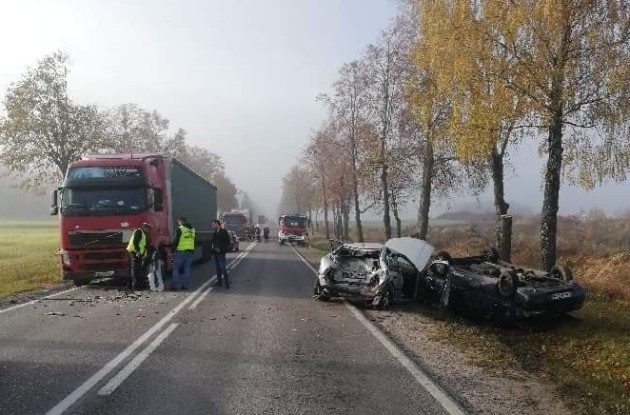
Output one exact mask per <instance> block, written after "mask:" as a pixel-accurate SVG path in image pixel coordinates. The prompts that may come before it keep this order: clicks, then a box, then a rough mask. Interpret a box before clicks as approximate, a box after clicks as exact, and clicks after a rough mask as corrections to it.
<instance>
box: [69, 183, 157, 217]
mask: <svg viewBox="0 0 630 415" xmlns="http://www.w3.org/2000/svg"><path fill="white" fill-rule="evenodd" d="M146 208H147V202H146V193H145V189H144V187H130V188H127V187H125V188H101V187H99V188H71V187H70V188H66V189H64V191H63V197H62V202H61V213H62V214H63V215H66V216H99V215H121V214H128V213H137V212H142V211H144V210H146Z"/></svg>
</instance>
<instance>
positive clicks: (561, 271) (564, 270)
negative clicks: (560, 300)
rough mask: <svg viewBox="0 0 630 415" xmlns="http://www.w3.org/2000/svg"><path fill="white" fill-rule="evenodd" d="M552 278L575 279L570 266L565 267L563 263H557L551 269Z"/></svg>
mask: <svg viewBox="0 0 630 415" xmlns="http://www.w3.org/2000/svg"><path fill="white" fill-rule="evenodd" d="M549 276H550V277H551V278H556V279H559V280H561V281H573V273H572V272H571V269H570V268H569V267H563V266H562V265H555V266H554V267H553V268H551V271H549Z"/></svg>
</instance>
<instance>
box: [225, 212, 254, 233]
mask: <svg viewBox="0 0 630 415" xmlns="http://www.w3.org/2000/svg"><path fill="white" fill-rule="evenodd" d="M222 220H223V227H224V228H225V229H227V230H228V231H232V232H234V233H235V234H236V236H238V237H239V238H240V239H245V238H246V237H247V235H246V228H247V226H248V223H249V219H248V217H247V216H245V214H244V213H242V212H239V211H231V212H224V213H223V214H222Z"/></svg>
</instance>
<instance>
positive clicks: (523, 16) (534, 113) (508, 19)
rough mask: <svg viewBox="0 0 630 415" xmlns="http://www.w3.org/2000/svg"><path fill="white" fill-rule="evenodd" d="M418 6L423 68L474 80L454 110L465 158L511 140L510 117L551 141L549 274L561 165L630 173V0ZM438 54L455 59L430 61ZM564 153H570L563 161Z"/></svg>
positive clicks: (452, 0)
mask: <svg viewBox="0 0 630 415" xmlns="http://www.w3.org/2000/svg"><path fill="white" fill-rule="evenodd" d="M419 3H421V10H423V17H422V18H423V19H426V23H427V26H424V25H423V26H422V27H423V30H425V31H426V35H425V36H423V38H422V41H423V42H426V46H423V49H424V50H425V51H426V52H427V56H425V57H424V59H425V60H424V62H428V63H429V64H430V65H431V67H432V69H433V73H434V74H435V79H436V83H437V84H438V85H440V84H445V85H446V84H448V83H453V82H454V81H455V82H454V83H455V85H465V84H466V82H468V87H467V88H463V89H462V88H461V87H457V88H456V92H457V94H456V95H455V98H454V100H453V102H454V103H457V104H456V105H453V107H452V110H453V114H452V122H453V123H454V130H455V131H458V132H459V134H458V138H457V140H456V143H457V145H456V146H457V148H458V153H459V154H461V155H462V156H464V157H466V156H471V155H472V156H474V155H477V154H483V153H484V152H486V151H488V150H490V151H492V149H493V147H495V146H496V144H497V143H498V142H500V140H499V139H500V137H501V134H503V135H504V134H505V132H503V133H501V134H499V131H500V130H497V128H498V127H500V126H505V125H507V126H509V125H510V123H509V122H508V123H507V124H506V123H505V121H506V120H514V119H522V118H525V117H527V118H528V119H529V120H530V124H529V126H530V127H532V132H533V133H534V132H544V133H545V135H546V137H545V139H544V140H543V142H542V143H541V146H540V148H541V151H542V152H544V153H546V154H547V163H546V167H545V173H544V200H543V206H542V211H541V256H542V266H543V268H545V269H549V268H551V266H553V265H554V263H555V261H556V230H557V212H558V200H559V191H560V182H561V175H562V172H563V169H564V172H565V174H567V175H570V176H572V177H573V179H577V180H578V181H579V182H581V183H582V184H583V185H586V186H593V184H594V183H595V182H601V181H603V180H604V179H606V178H608V177H611V178H613V179H617V180H623V179H625V177H626V174H627V172H628V169H629V167H630V157H629V154H630V131H629V129H628V120H629V111H628V110H629V103H630V99H629V98H630V68H629V66H628V61H629V58H630V57H629V50H630V48H629V46H630V2H629V1H628V0H520V1H518V2H514V1H505V0H481V1H472V0H459V1H457V0H433V1H428V0H426V1H422V0H419ZM438 48H439V49H440V50H438ZM438 53H440V54H443V55H442V56H446V57H447V58H448V59H441V60H438V61H437V62H436V61H431V60H430V58H428V56H430V55H431V54H432V55H433V56H438ZM449 61H450V62H449ZM449 63H450V65H451V67H450V68H449V67H448V65H449ZM459 94H463V99H460V97H459ZM460 103H461V105H460ZM461 120H464V121H465V122H463V123H462V122H460V121H461ZM511 125H514V124H513V123H512V124H511ZM459 127H463V128H459ZM480 131H481V132H483V131H487V132H492V131H497V134H480ZM533 135H535V134H533ZM504 137H505V135H504ZM565 148H566V149H568V156H569V157H567V159H566V160H563V151H564V149H565ZM563 161H566V162H567V163H568V164H563Z"/></svg>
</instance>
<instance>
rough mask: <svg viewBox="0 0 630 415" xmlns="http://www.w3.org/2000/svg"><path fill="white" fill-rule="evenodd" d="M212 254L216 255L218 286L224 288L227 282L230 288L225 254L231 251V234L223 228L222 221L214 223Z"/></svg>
mask: <svg viewBox="0 0 630 415" xmlns="http://www.w3.org/2000/svg"><path fill="white" fill-rule="evenodd" d="M212 230H213V231H214V233H213V235H212V254H213V255H214V268H215V270H216V273H217V286H218V287H222V286H223V281H224V280H225V288H230V275H229V274H228V272H227V268H226V264H225V262H226V260H225V254H226V253H227V252H228V251H229V250H230V234H228V231H226V230H225V229H223V227H221V221H219V220H216V219H215V220H213V221H212Z"/></svg>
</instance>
